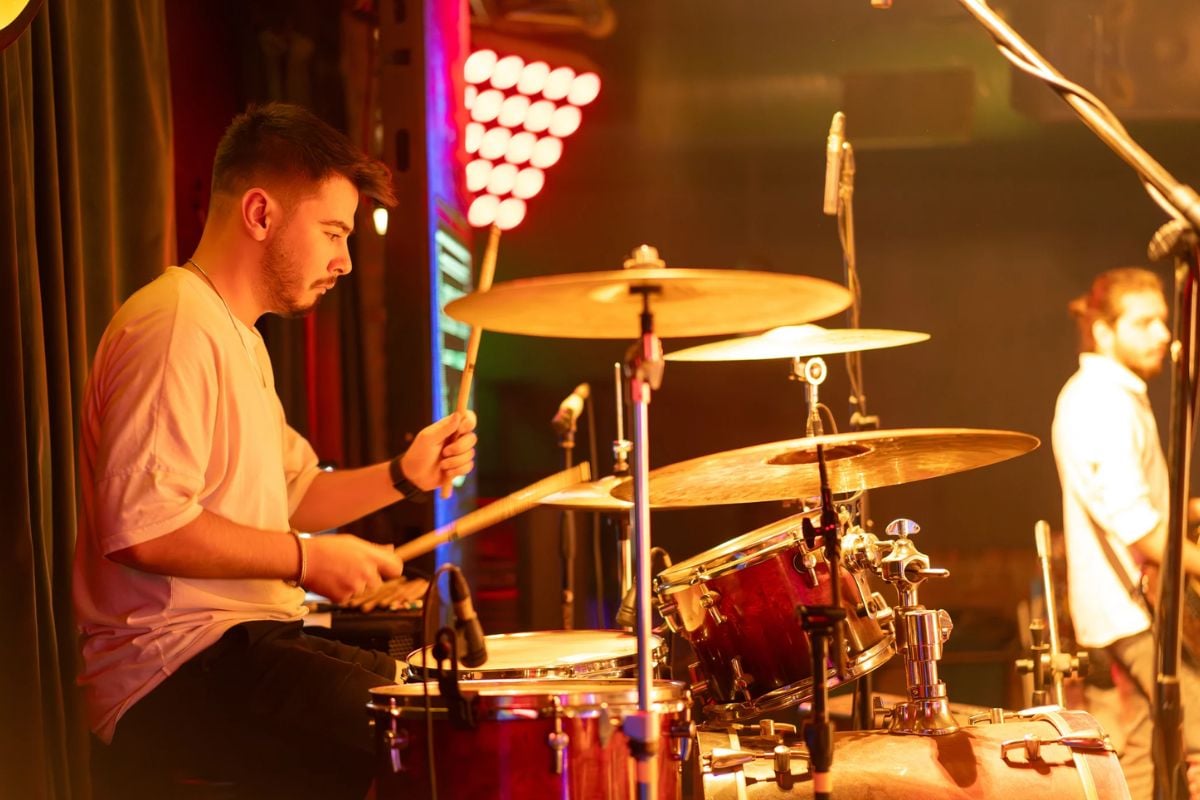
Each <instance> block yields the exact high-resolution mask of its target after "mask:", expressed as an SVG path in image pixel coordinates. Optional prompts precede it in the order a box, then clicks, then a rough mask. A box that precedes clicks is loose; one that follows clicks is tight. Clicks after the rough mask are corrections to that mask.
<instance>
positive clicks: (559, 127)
mask: <svg viewBox="0 0 1200 800" xmlns="http://www.w3.org/2000/svg"><path fill="white" fill-rule="evenodd" d="M582 121H583V115H582V114H581V113H580V112H579V109H578V108H576V107H575V106H559V107H558V108H557V109H555V111H554V116H553V117H551V118H550V135H551V136H557V137H559V138H561V139H565V138H566V137H568V136H570V135H571V134H572V133H574V132H575V131H577V130H579V123H580V122H582Z"/></svg>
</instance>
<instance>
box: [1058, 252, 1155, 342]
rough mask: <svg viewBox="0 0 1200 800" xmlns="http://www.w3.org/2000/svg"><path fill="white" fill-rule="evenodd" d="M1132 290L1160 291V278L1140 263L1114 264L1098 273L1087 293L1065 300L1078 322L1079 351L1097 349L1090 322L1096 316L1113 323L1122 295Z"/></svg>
mask: <svg viewBox="0 0 1200 800" xmlns="http://www.w3.org/2000/svg"><path fill="white" fill-rule="evenodd" d="M1133 292H1158V293H1159V294H1162V293H1163V284H1162V279H1161V278H1159V277H1158V275H1156V274H1154V273H1153V272H1151V271H1150V270H1148V269H1143V268H1142V267H1116V268H1115V269H1110V270H1107V271H1106V272H1101V273H1100V274H1099V275H1097V276H1096V278H1095V280H1093V281H1092V287H1091V289H1089V290H1088V292H1087V294H1084V295H1081V296H1079V297H1076V298H1075V299H1074V300H1072V301H1071V302H1070V303H1068V304H1067V311H1069V312H1070V314H1071V316H1072V317H1074V318H1075V323H1076V325H1078V326H1079V349H1080V351H1082V352H1085V353H1087V352H1092V351H1094V350H1095V349H1096V340H1095V338H1094V337H1093V336H1092V324H1093V323H1094V322H1096V320H1103V321H1104V322H1106V323H1108V324H1109V325H1112V324H1113V323H1115V322H1116V321H1117V318H1118V317H1120V316H1121V312H1122V311H1124V308H1123V306H1122V304H1121V299H1122V298H1123V297H1125V295H1127V294H1131V293H1133Z"/></svg>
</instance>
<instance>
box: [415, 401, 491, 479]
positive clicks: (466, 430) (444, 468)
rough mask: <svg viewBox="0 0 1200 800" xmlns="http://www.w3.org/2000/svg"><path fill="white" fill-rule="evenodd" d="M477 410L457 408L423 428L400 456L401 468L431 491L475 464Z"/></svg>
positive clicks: (464, 472)
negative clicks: (464, 410) (457, 409)
mask: <svg viewBox="0 0 1200 800" xmlns="http://www.w3.org/2000/svg"><path fill="white" fill-rule="evenodd" d="M475 423H476V419H475V412H474V411H471V410H469V409H468V410H467V411H466V412H465V413H461V414H460V413H459V412H457V411H456V412H454V413H453V414H450V415H449V416H447V417H443V418H442V419H440V420H438V421H437V422H435V423H433V424H432V425H429V426H427V427H425V428H423V429H422V430H421V432H420V433H418V434H417V435H416V438H414V439H413V441H412V444H411V445H409V447H408V450H407V451H405V453H404V455H403V456H402V457H401V458H400V469H401V470H403V472H404V477H406V478H408V479H409V480H410V481H412V482H413V484H415V485H416V486H417V487H418V488H420V489H423V490H425V491H428V490H430V489H433V488H435V487H437V486H441V485H442V483H444V482H445V481H447V480H450V479H453V478H457V477H458V476H459V475H466V474H467V473H468V472H470V471H471V470H472V469H473V468H474V466H475V442H476V441H477V437H476V436H475Z"/></svg>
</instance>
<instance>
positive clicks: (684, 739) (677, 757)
mask: <svg viewBox="0 0 1200 800" xmlns="http://www.w3.org/2000/svg"><path fill="white" fill-rule="evenodd" d="M668 736H670V737H671V746H670V747H669V748H668V753H667V755H668V756H669V757H670V759H671V760H672V761H687V760H688V758H689V757H690V756H691V754H692V745H693V743H695V741H696V723H694V722H692V721H691V720H690V719H682V720H678V721H676V722H672V723H671V727H670V732H669V733H668Z"/></svg>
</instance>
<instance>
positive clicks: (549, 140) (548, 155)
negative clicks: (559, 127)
mask: <svg viewBox="0 0 1200 800" xmlns="http://www.w3.org/2000/svg"><path fill="white" fill-rule="evenodd" d="M560 158H562V139H559V138H557V137H554V136H543V137H542V138H541V139H538V141H537V144H535V145H534V146H533V155H531V156H530V157H529V163H530V164H532V165H533V166H535V167H537V168H538V169H548V168H550V167H553V166H554V165H555V164H557V163H558V160H559V159H560Z"/></svg>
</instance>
